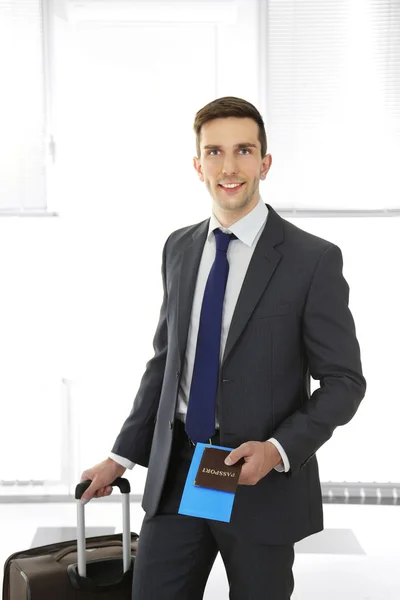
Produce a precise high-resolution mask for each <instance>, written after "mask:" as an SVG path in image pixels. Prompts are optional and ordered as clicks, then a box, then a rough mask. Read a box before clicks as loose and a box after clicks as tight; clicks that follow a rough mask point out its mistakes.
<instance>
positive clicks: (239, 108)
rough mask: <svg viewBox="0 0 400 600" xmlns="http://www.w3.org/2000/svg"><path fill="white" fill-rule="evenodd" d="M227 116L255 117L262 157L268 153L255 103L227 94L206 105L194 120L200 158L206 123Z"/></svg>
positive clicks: (262, 122)
mask: <svg viewBox="0 0 400 600" xmlns="http://www.w3.org/2000/svg"><path fill="white" fill-rule="evenodd" d="M227 117H239V118H246V117H247V118H250V119H253V121H255V122H256V123H257V125H258V141H259V142H260V144H261V158H264V156H265V155H266V153H267V134H266V133H265V126H264V121H263V119H262V116H261V115H260V113H259V112H258V110H257V109H256V107H255V106H253V104H250V102H247V101H246V100H242V98H236V97H235V96H225V97H224V98H217V99H216V100H213V101H212V102H210V103H209V104H206V106H203V108H201V109H200V110H199V111H198V112H197V113H196V117H195V120H194V125H193V129H194V131H195V134H196V151H197V157H198V158H200V134H201V128H202V126H203V125H204V123H207V122H208V121H213V120H214V119H221V118H227Z"/></svg>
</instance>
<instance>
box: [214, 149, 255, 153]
mask: <svg viewBox="0 0 400 600" xmlns="http://www.w3.org/2000/svg"><path fill="white" fill-rule="evenodd" d="M243 150H244V151H245V152H250V154H251V150H249V149H248V148H240V152H242V151H243ZM212 152H218V150H209V151H208V154H211V153H212Z"/></svg>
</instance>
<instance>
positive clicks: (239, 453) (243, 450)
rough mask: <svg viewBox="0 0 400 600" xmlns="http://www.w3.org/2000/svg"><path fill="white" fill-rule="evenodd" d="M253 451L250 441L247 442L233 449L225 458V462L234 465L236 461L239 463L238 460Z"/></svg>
mask: <svg viewBox="0 0 400 600" xmlns="http://www.w3.org/2000/svg"><path fill="white" fill-rule="evenodd" d="M251 453H252V448H251V446H250V445H249V442H245V443H244V444H242V445H241V446H239V447H238V448H235V449H234V450H232V452H231V453H230V454H228V456H227V457H226V458H225V460H224V463H225V464H226V465H228V466H229V465H234V464H235V463H237V461H238V460H239V459H240V458H243V457H245V456H249V455H250V454H251Z"/></svg>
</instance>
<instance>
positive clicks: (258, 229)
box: [109, 197, 290, 472]
mask: <svg viewBox="0 0 400 600" xmlns="http://www.w3.org/2000/svg"><path fill="white" fill-rule="evenodd" d="M267 218H268V208H267V206H266V205H265V204H264V202H263V201H262V198H261V197H260V199H259V202H258V204H257V205H256V206H255V207H254V208H253V210H252V211H251V212H249V213H248V214H247V215H246V216H244V217H243V218H242V219H240V220H239V221H236V223H233V225H231V226H230V227H229V229H227V228H225V227H223V226H222V225H221V224H220V222H219V221H218V219H217V218H216V217H215V215H214V214H213V213H212V215H211V219H210V225H209V228H208V235H207V239H206V242H205V244H204V249H203V254H202V257H201V260H200V265H199V270H198V274H197V281H196V287H195V290H194V297H193V305H192V313H191V317H190V322H189V331H188V338H187V346H186V354H185V359H184V365H183V369H182V375H181V380H180V385H179V390H178V406H177V411H176V417H177V418H178V419H180V420H181V421H183V422H185V419H186V411H187V405H188V399H189V392H190V385H191V381H192V375H193V367H194V359H195V355H196V344H197V335H198V331H199V322H200V312H201V306H202V302H203V296H204V290H205V287H206V283H207V279H208V275H209V273H210V270H211V267H212V264H213V262H214V259H215V253H216V243H215V235H214V233H213V232H214V229H217V228H220V229H221V230H222V231H223V232H224V233H234V234H235V235H236V237H237V238H238V239H237V240H232V241H231V242H230V243H229V246H228V252H227V258H228V261H229V273H228V280H227V283H226V290H225V296H224V305H223V310H222V327H221V348H220V361H221V360H222V357H223V353H224V349H225V344H226V339H227V337H228V331H229V327H230V323H231V320H232V316H233V312H234V309H235V306H236V302H237V299H238V297H239V293H240V290H241V287H242V284H243V280H244V277H245V275H246V271H247V268H248V266H249V263H250V260H251V257H252V255H253V252H254V249H255V247H256V245H257V242H258V240H259V238H260V235H261V233H262V231H263V229H264V227H265V223H266V222H267ZM216 427H219V422H218V414H217V415H216ZM267 441H269V442H272V443H273V444H274V446H275V447H276V448H277V449H278V451H279V453H280V455H281V457H282V460H283V466H282V464H279V465H277V466H276V467H275V469H276V470H277V471H279V472H287V471H289V469H290V464H289V459H288V457H287V455H286V452H285V451H284V449H283V448H282V446H281V444H280V443H279V442H278V440H276V439H275V438H270V439H269V440H267ZM109 456H110V458H112V459H113V460H115V461H116V462H118V463H119V464H121V465H122V466H124V467H125V468H127V469H132V468H133V467H134V465H135V463H133V462H132V461H130V460H128V459H127V458H124V457H122V456H119V455H117V454H114V453H112V452H111V453H110V455H109Z"/></svg>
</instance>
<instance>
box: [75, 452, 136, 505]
mask: <svg viewBox="0 0 400 600" xmlns="http://www.w3.org/2000/svg"><path fill="white" fill-rule="evenodd" d="M125 471H126V468H125V467H123V466H122V465H120V464H119V463H117V462H116V461H115V460H112V459H111V458H107V459H106V460H103V461H102V462H101V463H98V464H97V465H95V466H94V467H91V468H90V469H86V470H85V471H83V473H82V475H81V483H83V482H86V481H90V482H91V484H90V485H89V486H87V487H86V488H85V489H83V491H82V493H81V503H82V504H85V503H86V502H89V500H91V499H92V498H94V497H95V498H102V497H104V496H109V495H110V494H111V492H112V485H111V482H112V481H114V480H115V479H116V478H118V477H122V475H123V474H124V473H125Z"/></svg>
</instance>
